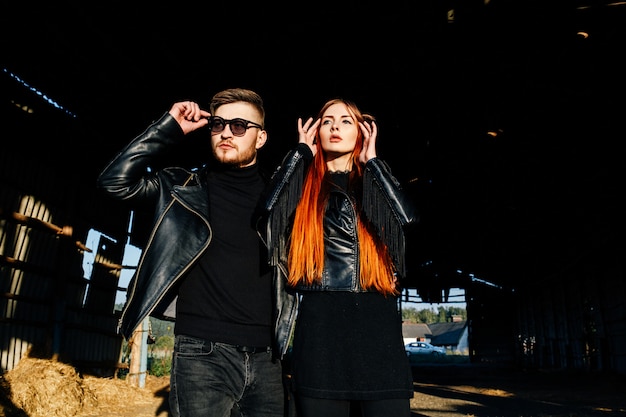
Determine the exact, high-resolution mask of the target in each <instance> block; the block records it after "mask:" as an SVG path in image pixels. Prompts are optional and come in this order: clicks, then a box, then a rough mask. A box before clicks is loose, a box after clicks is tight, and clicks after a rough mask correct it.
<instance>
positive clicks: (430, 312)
mask: <svg viewBox="0 0 626 417" xmlns="http://www.w3.org/2000/svg"><path fill="white" fill-rule="evenodd" d="M453 316H460V317H461V319H462V320H467V310H465V309H464V308H460V307H447V308H446V307H442V306H439V307H437V311H435V310H434V309H429V308H425V309H422V310H419V311H418V310H417V309H416V308H414V307H403V308H402V320H404V321H408V322H412V323H426V324H430V323H445V322H448V321H452V317H453Z"/></svg>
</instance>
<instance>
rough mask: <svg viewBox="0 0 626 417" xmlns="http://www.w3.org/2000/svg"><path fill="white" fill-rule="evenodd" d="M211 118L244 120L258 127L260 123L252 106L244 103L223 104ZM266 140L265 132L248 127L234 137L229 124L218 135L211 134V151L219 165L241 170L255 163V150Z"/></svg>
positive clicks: (257, 114) (258, 116) (257, 128)
mask: <svg viewBox="0 0 626 417" xmlns="http://www.w3.org/2000/svg"><path fill="white" fill-rule="evenodd" d="M211 116H213V117H221V118H222V119H224V120H233V119H244V120H247V121H250V122H253V123H256V124H258V125H261V122H262V121H261V117H260V115H259V113H258V112H257V111H256V109H255V108H254V106H252V105H251V104H249V103H245V102H236V103H229V104H224V105H222V106H220V107H218V108H217V109H216V110H215V114H212V115H211ZM266 140H267V132H266V131H265V130H263V129H261V128H259V127H255V126H252V125H249V128H248V129H246V132H245V133H244V134H243V136H235V135H234V134H233V132H232V130H231V126H230V124H228V123H227V124H226V125H225V126H224V130H223V131H221V132H220V133H213V132H211V149H212V150H213V155H215V158H216V159H217V160H218V161H220V162H221V163H223V164H229V165H234V166H237V167H239V168H243V167H247V166H249V165H252V164H254V163H255V162H256V155H257V149H260V148H261V147H262V146H263V145H264V144H265V141H266Z"/></svg>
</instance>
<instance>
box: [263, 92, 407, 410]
mask: <svg viewBox="0 0 626 417" xmlns="http://www.w3.org/2000/svg"><path fill="white" fill-rule="evenodd" d="M298 132H299V143H298V145H297V147H296V148H295V149H294V150H292V151H291V152H289V153H288V155H287V156H286V157H285V159H284V160H283V163H282V164H281V166H280V167H279V168H278V169H277V170H276V172H275V173H274V175H273V177H272V180H271V182H270V187H269V189H268V190H269V191H268V192H267V195H266V197H265V198H264V200H263V201H264V204H265V206H264V209H265V210H266V211H267V212H268V214H269V218H268V229H267V232H268V236H267V244H268V247H269V249H270V263H271V264H272V265H274V266H276V271H277V273H279V274H283V275H284V279H286V282H287V287H288V288H289V289H292V290H294V291H296V292H297V295H298V297H299V298H300V304H299V307H298V315H297V324H296V326H295V333H294V338H293V352H292V355H293V356H292V367H293V368H292V369H293V382H294V386H293V390H294V392H295V395H296V398H297V404H298V416H301V417H313V416H315V417H319V416H323V417H335V416H337V417H339V416H343V417H347V416H349V415H351V414H350V406H351V404H357V405H358V406H359V408H360V410H361V414H362V415H363V416H367V417H377V416H380V417H388V416H394V417H402V416H406V417H408V416H410V404H409V402H410V398H411V397H412V396H413V381H412V375H411V368H410V365H409V362H408V359H407V357H406V353H405V351H404V344H403V339H402V318H401V314H400V312H399V310H398V300H397V296H398V294H399V292H400V291H399V288H398V278H401V277H402V276H403V275H404V273H405V271H404V269H405V265H404V249H405V244H404V229H405V228H406V227H407V226H409V225H411V224H413V223H415V222H416V221H417V213H416V209H415V207H414V205H413V204H412V202H411V201H410V199H409V198H408V196H407V195H406V194H405V193H404V192H403V190H402V188H401V187H400V185H399V184H398V182H397V181H396V179H395V178H394V177H393V176H392V175H391V172H390V171H389V168H388V167H387V165H386V164H385V163H384V162H382V161H381V160H380V159H378V158H377V156H376V147H375V145H376V139H377V126H376V122H375V121H374V119H373V118H372V117H371V116H368V115H365V114H362V113H361V111H360V110H359V109H358V107H357V106H356V105H355V104H354V103H352V102H350V101H347V100H343V99H334V100H330V101H328V102H327V103H326V104H325V105H324V106H323V107H322V109H321V110H320V112H319V115H318V118H317V119H316V120H315V122H314V121H313V118H309V119H308V120H307V121H306V122H305V123H304V125H303V124H302V119H298ZM282 324H285V323H282ZM293 324H294V319H293V318H292V319H291V321H290V322H289V323H288V325H289V326H293ZM280 325H281V324H280V323H279V326H280ZM282 334H283V337H284V340H282V342H283V345H284V342H285V341H286V340H288V337H289V336H290V334H291V331H290V330H289V331H287V332H283V333H282ZM279 342H280V341H279Z"/></svg>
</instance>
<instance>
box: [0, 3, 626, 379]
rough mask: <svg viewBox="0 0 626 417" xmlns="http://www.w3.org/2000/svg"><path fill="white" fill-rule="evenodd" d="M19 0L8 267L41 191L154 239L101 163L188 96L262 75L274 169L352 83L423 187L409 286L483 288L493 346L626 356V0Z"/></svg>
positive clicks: (492, 351) (9, 58)
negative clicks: (301, 125)
mask: <svg viewBox="0 0 626 417" xmlns="http://www.w3.org/2000/svg"><path fill="white" fill-rule="evenodd" d="M2 9H3V10H2V12H1V13H0V33H1V37H0V42H1V50H2V54H0V62H1V63H2V68H1V69H2V73H1V74H0V82H1V85H2V89H1V91H2V94H1V95H2V114H3V126H4V127H5V128H4V129H3V134H2V148H3V150H2V151H1V152H0V154H1V156H0V164H1V165H2V168H0V175H1V176H0V188H2V189H3V191H2V192H0V210H1V211H0V221H1V222H2V223H0V225H2V229H0V230H2V235H3V236H4V238H3V240H1V241H0V243H2V244H1V245H0V255H1V256H2V260H3V261H2V263H1V266H2V276H3V277H4V278H3V279H6V277H8V276H10V275H11V274H13V273H14V272H15V271H16V270H18V269H19V268H22V266H20V264H17V263H15V262H12V261H11V259H14V258H15V256H14V255H13V253H14V252H12V249H11V245H10V239H9V237H7V236H8V235H7V233H8V230H9V227H10V226H11V227H12V226H14V225H15V224H19V225H22V227H30V228H36V227H37V226H41V224H39V223H37V221H36V219H35V220H32V219H33V218H39V219H40V220H44V219H43V217H41V216H40V215H38V214H36V213H33V212H32V211H31V212H29V213H26V212H24V211H20V210H21V206H20V204H19V203H18V200H19V199H23V198H24V196H25V195H32V196H34V197H35V199H36V200H37V201H40V202H44V203H45V204H47V205H48V206H49V207H54V208H55V209H56V210H55V215H56V216H55V219H54V221H52V223H54V224H55V225H60V227H63V226H64V225H71V226H72V227H73V233H72V238H75V239H74V240H79V241H80V240H84V236H85V233H86V232H87V231H88V230H90V229H96V230H99V231H101V232H102V233H104V234H106V235H107V236H110V237H112V238H113V239H114V240H117V241H121V242H125V241H126V240H127V239H128V241H129V242H131V243H132V244H134V245H136V246H138V247H141V246H142V245H143V244H144V242H145V239H146V236H147V230H148V229H147V227H148V220H149V215H148V214H147V213H141V212H138V213H135V216H134V218H133V222H132V226H131V228H130V229H129V226H128V224H129V213H128V211H127V210H124V209H122V208H120V207H119V206H118V205H116V204H113V203H111V202H109V201H106V200H105V199H104V198H103V197H102V196H99V195H98V194H97V193H96V190H95V179H96V177H97V175H98V173H99V172H100V170H101V169H102V168H103V167H104V166H105V164H106V163H107V162H108V161H109V160H110V159H111V158H112V157H113V156H114V155H115V153H116V152H117V151H119V150H120V149H121V148H122V147H123V146H124V145H125V144H126V143H128V142H129V141H130V140H131V139H132V138H133V137H134V136H136V135H137V134H139V133H140V132H141V131H143V129H145V128H146V127H147V126H148V125H149V124H150V123H151V121H153V120H155V119H157V118H158V117H159V116H160V115H161V114H162V113H164V112H165V111H167V110H168V109H169V107H170V105H171V104H172V103H173V102H175V101H179V100H186V99H191V100H196V101H198V102H200V103H207V102H208V99H209V98H210V96H211V95H212V94H213V93H215V92H217V91H219V90H221V89H223V88H227V87H235V86H239V87H246V88H251V89H254V90H256V91H257V92H259V93H260V94H261V95H262V96H263V97H264V100H265V105H266V111H267V119H266V122H267V125H266V128H267V130H268V132H269V142H268V145H267V146H266V147H265V148H264V149H263V150H262V151H261V156H260V158H261V161H262V164H264V165H265V166H266V167H267V169H268V170H271V169H273V167H274V166H275V165H276V164H278V163H279V161H280V159H281V158H282V156H283V155H284V153H285V152H286V151H287V150H288V149H290V148H291V147H292V146H294V145H295V143H296V142H297V131H296V121H297V118H298V117H304V118H306V117H308V116H312V115H313V113H314V112H315V111H317V109H318V108H319V107H320V106H321V104H322V103H323V102H324V101H326V100H327V99H329V98H331V97H334V96H341V97H345V98H349V99H352V100H354V101H356V102H357V104H359V106H360V107H361V108H362V109H363V110H365V111H367V112H369V113H371V114H373V115H375V116H376V118H377V120H378V123H379V127H380V133H379V140H378V144H379V146H378V153H379V156H380V157H381V158H382V159H384V160H386V161H387V162H388V163H389V165H390V166H391V168H392V170H393V172H394V174H395V175H396V177H397V178H398V179H399V180H400V181H401V182H402V183H404V184H405V187H406V188H407V189H409V190H410V192H411V193H412V194H413V195H414V196H415V198H416V201H417V202H418V205H419V206H420V211H421V222H420V224H419V225H418V227H417V228H416V229H415V230H413V231H412V232H411V235H410V242H409V248H408V251H409V254H408V259H409V275H408V276H407V277H406V279H405V281H404V285H405V287H406V288H411V289H415V290H416V291H417V293H418V294H419V297H420V298H421V300H423V301H425V302H431V303H434V304H436V303H439V302H442V301H448V300H447V298H446V294H447V291H448V290H449V289H450V288H463V289H464V290H465V292H466V302H467V310H468V322H469V323H470V326H471V327H470V331H471V333H470V341H471V344H472V351H473V354H474V356H475V358H476V360H477V361H481V360H484V361H511V362H515V363H524V364H525V365H529V364H531V365H534V366H539V367H542V366H543V367H556V368H564V367H574V368H583V369H588V368H589V367H591V368H595V369H610V370H616V371H620V372H624V371H626V359H624V358H626V351H625V349H624V347H623V343H619V342H618V341H619V340H622V341H623V340H624V337H626V326H625V325H624V323H625V322H626V320H625V319H626V278H625V263H624V260H625V259H626V257H625V256H624V250H625V249H626V245H625V244H624V238H623V237H624V235H626V227H625V226H626V223H625V220H624V219H625V213H626V210H625V204H624V196H623V194H624V179H625V178H626V175H625V174H626V172H625V171H626V170H625V164H624V146H623V143H622V142H623V141H624V138H626V135H625V134H624V133H625V132H626V129H625V128H624V125H625V124H624V114H625V113H624V110H626V106H625V105H624V93H625V92H626V89H625V86H626V82H625V77H624V74H626V71H625V69H626V68H625V64H624V60H623V51H624V45H625V43H624V41H625V40H626V3H624V2H609V1H602V0H575V1H537V0H525V1H518V0H513V1H506V0H491V1H490V0H484V1H476V0H472V1H461V0H448V1H437V0H428V1H412V2H411V1H392V2H375V1H366V2H356V1H348V2H330V1H325V0H322V1H318V2H299V3H293V4H290V5H287V6H285V5H281V6H279V5H278V4H267V3H265V2H250V3H246V2H236V1H235V2H233V1H215V2H210V3H204V5H203V6H200V5H198V6H194V5H193V4H192V5H184V7H183V5H173V4H163V5H157V4H151V5H149V6H147V5H139V4H134V3H128V2H118V1H114V2H107V3H95V4H94V3H91V4H88V3H78V2H76V3H75V4H73V5H71V7H70V6H63V5H59V4H55V3H45V4H42V5H38V6H37V7H32V6H29V5H26V4H24V3H18V2H11V3H5V4H3V6H2ZM205 144H206V141H205V140H204V138H203V137H202V135H197V137H195V138H193V139H192V140H191V141H190V144H189V146H188V148H187V149H185V151H184V152H181V153H180V154H176V155H172V158H173V159H176V160H177V161H178V162H179V163H180V164H183V165H186V166H189V167H194V166H198V164H201V163H202V158H203V155H204V153H205V152H206V148H205ZM20 201H23V200H20ZM16 213H17V214H16ZM19 214H22V215H26V216H29V217H30V218H31V222H30V223H28V222H26V221H24V220H23V219H22V220H20V218H19ZM20 221H21V223H20ZM45 221H46V222H48V221H49V220H45ZM59 234H60V235H63V232H62V231H61V232H59ZM66 236H67V233H66ZM13 238H14V239H15V236H13ZM37 250H45V247H42V246H33V247H32V248H31V249H30V252H29V253H30V255H31V256H35V257H36V251H37ZM111 256H112V259H111V262H112V263H120V262H121V258H120V257H119V256H121V255H120V253H118V259H115V256H113V255H111ZM52 271H54V272H53V273H51V275H52V276H55V274H59V273H60V272H59V270H58V269H55V268H52ZM3 285H5V286H6V285H8V284H3ZM7 291H8V290H6V288H5V292H7ZM94 297H95V296H94ZM87 298H89V297H87ZM92 299H94V298H92ZM407 300H408V299H407ZM93 303H94V305H97V302H95V301H93ZM94 308H95V307H94ZM528 340H532V341H533V342H532V344H533V346H534V348H533V349H528V348H527V346H528V343H527V342H528Z"/></svg>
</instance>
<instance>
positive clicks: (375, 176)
mask: <svg viewBox="0 0 626 417" xmlns="http://www.w3.org/2000/svg"><path fill="white" fill-rule="evenodd" d="M312 159H313V154H312V152H311V150H310V148H309V147H308V145H306V144H298V146H297V147H296V148H295V149H294V150H292V151H291V152H289V153H288V154H287V156H285V158H284V159H283V161H282V164H281V165H280V166H279V167H278V168H277V170H276V171H275V172H274V174H273V175H272V178H271V180H270V184H269V187H268V189H267V192H266V194H265V196H264V197H263V198H262V204H263V208H262V210H263V211H265V213H266V216H267V217H266V219H264V221H265V222H266V223H265V225H266V227H265V234H264V240H265V242H266V245H267V246H268V250H269V262H270V264H271V265H272V266H273V267H274V270H275V275H276V277H275V281H276V282H278V283H282V285H283V286H285V283H286V279H287V251H288V248H287V244H288V242H289V234H290V230H291V229H290V225H291V221H292V219H293V214H294V212H295V209H296V206H297V204H298V201H299V199H300V196H301V194H302V186H303V181H304V177H305V172H306V170H307V169H308V166H309V165H310V163H311V161H312ZM362 192H363V195H362V196H359V197H360V198H361V201H362V209H363V213H365V216H366V217H367V218H368V220H369V221H371V222H372V224H373V225H374V226H375V227H376V229H377V230H379V233H380V234H379V235H380V237H381V238H382V239H383V241H384V243H385V244H386V245H387V247H388V248H389V251H390V254H391V257H392V259H393V262H394V268H395V271H396V273H397V275H398V279H400V278H401V277H404V276H406V265H405V249H406V245H405V230H406V229H407V228H408V227H409V226H411V225H413V224H415V223H417V221H418V213H417V208H416V206H415V204H414V202H413V201H412V200H411V199H410V197H409V196H408V195H407V194H406V193H405V192H404V191H403V189H402V188H401V186H400V184H399V183H398V181H397V180H396V179H395V177H393V175H392V174H391V171H390V170H389V167H388V166H387V164H385V163H384V162H383V161H382V160H380V159H379V158H373V159H370V160H369V161H367V163H366V164H365V170H364V175H363V187H362ZM328 204H329V205H334V206H335V207H336V208H337V210H331V211H330V212H332V213H334V214H333V215H330V212H329V213H327V215H326V217H325V222H324V223H325V226H324V227H325V232H326V233H335V235H340V236H342V238H340V239H333V240H332V242H331V241H330V240H325V242H324V245H325V250H326V252H327V255H326V258H325V261H324V262H325V265H324V271H323V273H322V282H321V283H319V284H316V285H312V286H308V287H304V286H299V287H298V288H295V289H293V288H286V286H285V288H283V289H284V291H285V292H286V294H285V297H289V298H292V299H293V303H290V306H291V307H292V308H297V304H298V298H297V294H296V291H354V292H362V291H364V290H363V289H362V288H361V285H360V281H359V267H358V259H359V258H358V257H359V254H358V242H357V237H356V232H355V231H354V227H353V226H347V224H351V225H354V224H356V210H357V208H356V207H355V205H354V202H353V199H352V198H351V197H350V196H349V195H347V194H346V193H345V192H343V191H341V190H339V189H337V190H336V191H332V192H331V195H330V197H329V202H328ZM382 231H384V233H383V232H382ZM346 236H349V237H348V238H345V237H346ZM329 255H330V256H329ZM295 316H296V314H295V311H290V312H289V314H285V315H284V316H283V317H282V318H280V319H279V320H278V321H277V324H278V325H279V326H278V327H279V329H278V330H277V335H278V336H279V337H280V340H279V345H281V346H285V345H284V344H286V343H288V342H289V338H290V336H291V332H292V330H293V325H294V324H295Z"/></svg>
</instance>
